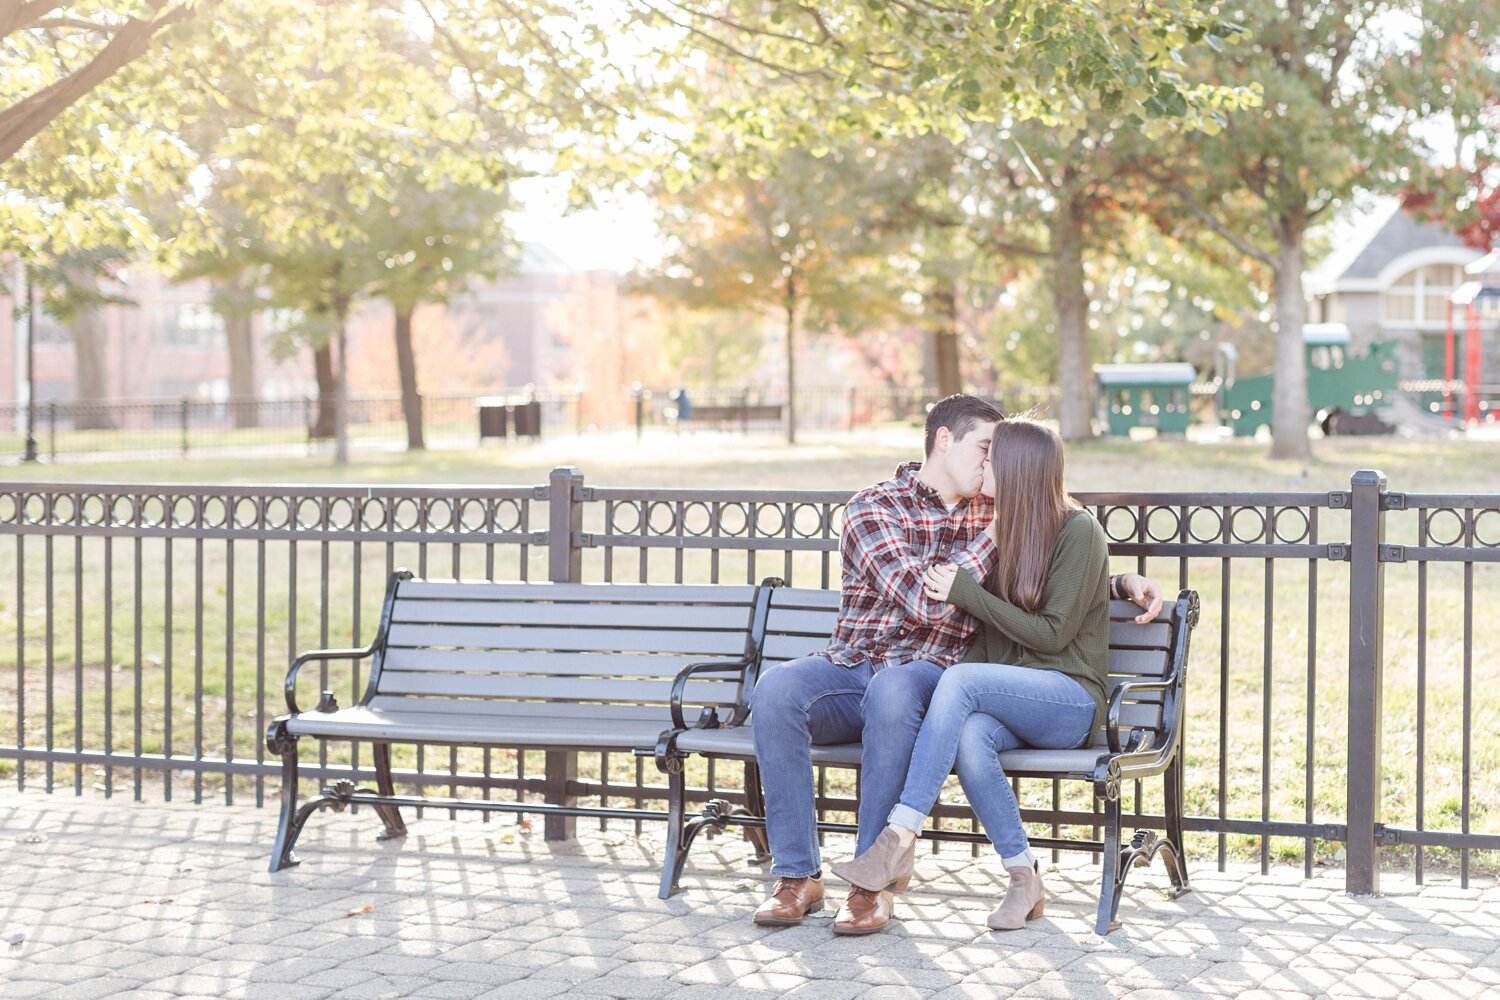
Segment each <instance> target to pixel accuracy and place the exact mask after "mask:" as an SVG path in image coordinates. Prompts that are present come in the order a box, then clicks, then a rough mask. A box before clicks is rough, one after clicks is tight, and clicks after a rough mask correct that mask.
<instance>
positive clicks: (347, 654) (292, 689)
mask: <svg viewBox="0 0 1500 1000" xmlns="http://www.w3.org/2000/svg"><path fill="white" fill-rule="evenodd" d="M376 645H377V644H376V643H374V642H372V643H370V644H369V645H368V646H366V647H364V648H363V649H314V650H311V651H309V652H306V653H303V654H302V655H301V656H299V657H297V658H296V659H295V660H293V661H292V666H291V669H289V670H287V672H286V707H287V711H289V712H291V713H292V714H293V715H301V714H302V710H301V709H299V708H298V707H297V672H298V671H300V670H301V669H302V665H303V664H304V663H312V662H313V661H315V660H362V659H364V658H365V657H367V656H371V655H373V654H374V652H375V648H376Z"/></svg>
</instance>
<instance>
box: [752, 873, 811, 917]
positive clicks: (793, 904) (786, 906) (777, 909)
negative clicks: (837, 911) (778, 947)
mask: <svg viewBox="0 0 1500 1000" xmlns="http://www.w3.org/2000/svg"><path fill="white" fill-rule="evenodd" d="M822 908H823V877H822V876H821V875H809V876H807V877H806V878H779V879H777V880H776V891H775V892H773V893H771V898H770V899H768V900H766V901H765V902H764V903H761V904H760V906H759V907H758V908H757V909H756V911H755V918H754V919H755V922H756V923H757V924H759V925H760V926H761V927H795V926H796V925H798V924H800V923H802V918H803V917H805V916H807V914H809V913H817V912H818V911H819V910H821V909H822Z"/></svg>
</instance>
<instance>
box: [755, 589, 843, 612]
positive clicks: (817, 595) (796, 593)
mask: <svg viewBox="0 0 1500 1000" xmlns="http://www.w3.org/2000/svg"><path fill="white" fill-rule="evenodd" d="M770 607H771V609H772V611H773V612H775V611H778V610H781V609H787V610H798V609H807V610H812V611H837V610H838V609H839V592H838V591H837V590H812V589H810V588H805V587H777V588H776V589H775V590H773V591H771V604H770Z"/></svg>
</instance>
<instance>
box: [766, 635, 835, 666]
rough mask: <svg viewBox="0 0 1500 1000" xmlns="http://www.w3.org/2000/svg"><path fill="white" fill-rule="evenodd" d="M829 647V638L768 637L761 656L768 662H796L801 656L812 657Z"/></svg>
mask: <svg viewBox="0 0 1500 1000" xmlns="http://www.w3.org/2000/svg"><path fill="white" fill-rule="evenodd" d="M827 646H828V637H827V636H826V635H825V636H824V637H822V638H821V639H817V638H813V637H811V636H805V635H768V636H766V639H765V642H764V643H762V645H761V656H762V658H763V659H765V660H766V661H767V662H777V663H779V662H781V661H782V660H794V659H796V658H797V657H799V656H810V655H811V654H813V653H816V652H818V651H819V650H821V649H824V648H826V647H827Z"/></svg>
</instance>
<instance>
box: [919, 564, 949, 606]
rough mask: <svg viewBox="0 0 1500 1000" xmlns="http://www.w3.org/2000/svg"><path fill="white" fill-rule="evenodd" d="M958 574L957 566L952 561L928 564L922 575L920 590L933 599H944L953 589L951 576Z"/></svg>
mask: <svg viewBox="0 0 1500 1000" xmlns="http://www.w3.org/2000/svg"><path fill="white" fill-rule="evenodd" d="M956 576H958V567H957V566H956V565H954V564H953V563H940V564H939V565H936V566H929V567H928V568H927V572H926V573H925V574H923V576H922V591H923V593H925V594H926V595H927V596H928V597H930V598H931V599H932V600H934V601H946V600H947V599H948V592H949V591H950V590H952V589H953V578H954V577H956Z"/></svg>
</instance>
